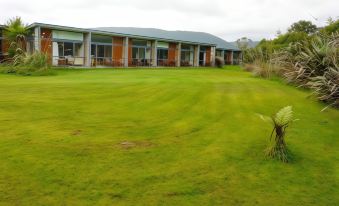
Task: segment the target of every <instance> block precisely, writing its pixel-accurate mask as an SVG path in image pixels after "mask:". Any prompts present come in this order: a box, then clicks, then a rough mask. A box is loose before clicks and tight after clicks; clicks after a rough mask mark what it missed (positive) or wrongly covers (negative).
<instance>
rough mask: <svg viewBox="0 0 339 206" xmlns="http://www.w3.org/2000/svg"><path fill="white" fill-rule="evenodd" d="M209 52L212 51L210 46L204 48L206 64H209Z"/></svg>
mask: <svg viewBox="0 0 339 206" xmlns="http://www.w3.org/2000/svg"><path fill="white" fill-rule="evenodd" d="M211 52H212V49H211V47H208V48H207V49H206V64H207V65H209V64H211Z"/></svg>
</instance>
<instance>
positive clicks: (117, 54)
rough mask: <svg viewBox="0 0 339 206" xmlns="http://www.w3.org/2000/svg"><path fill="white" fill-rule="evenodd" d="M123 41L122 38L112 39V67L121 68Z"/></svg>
mask: <svg viewBox="0 0 339 206" xmlns="http://www.w3.org/2000/svg"><path fill="white" fill-rule="evenodd" d="M123 44H124V39H123V38H122V37H113V57H112V58H113V66H122V64H123V52H124V47H123Z"/></svg>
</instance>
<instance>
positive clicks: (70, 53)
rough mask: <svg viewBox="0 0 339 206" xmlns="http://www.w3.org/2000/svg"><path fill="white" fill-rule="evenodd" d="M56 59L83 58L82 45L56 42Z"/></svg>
mask: <svg viewBox="0 0 339 206" xmlns="http://www.w3.org/2000/svg"><path fill="white" fill-rule="evenodd" d="M56 46H57V52H56V54H55V55H53V56H56V57H83V46H82V43H74V42H56Z"/></svg>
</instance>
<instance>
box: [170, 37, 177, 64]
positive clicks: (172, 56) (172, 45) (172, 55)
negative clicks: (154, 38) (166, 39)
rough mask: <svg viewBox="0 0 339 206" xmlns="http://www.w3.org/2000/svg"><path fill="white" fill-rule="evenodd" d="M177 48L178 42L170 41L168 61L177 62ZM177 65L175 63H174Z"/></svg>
mask: <svg viewBox="0 0 339 206" xmlns="http://www.w3.org/2000/svg"><path fill="white" fill-rule="evenodd" d="M176 50H177V44H176V43H170V44H169V48H168V62H169V64H175V57H176V53H177V52H176ZM173 66H175V65H173Z"/></svg>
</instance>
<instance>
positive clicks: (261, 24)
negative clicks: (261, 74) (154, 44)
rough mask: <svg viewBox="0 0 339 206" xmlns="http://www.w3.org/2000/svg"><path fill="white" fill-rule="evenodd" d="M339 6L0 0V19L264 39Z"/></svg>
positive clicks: (283, 1)
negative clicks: (154, 29) (16, 18)
mask: <svg viewBox="0 0 339 206" xmlns="http://www.w3.org/2000/svg"><path fill="white" fill-rule="evenodd" d="M338 8H339V1H338V0H241V1H240V0H239V1H235V0H171V1H168V0H96V1H92V0H58V1H45V0H30V1H27V0H1V1H0V14H1V15H0V23H5V22H6V20H7V19H8V18H10V17H14V16H21V17H22V18H23V19H24V20H25V21H27V22H28V23H32V22H43V23H50V24H58V25H66V26H74V27H83V28H90V27H99V26H133V27H152V28H161V29H168V30H192V31H204V32H209V33H212V34H215V35H218V36H220V37H222V38H224V39H226V40H229V41H233V40H236V39H238V38H240V37H242V36H247V37H249V38H252V39H255V40H260V39H262V38H271V37H273V36H274V35H275V33H276V31H277V30H282V31H285V30H286V29H287V27H288V26H289V25H291V24H292V23H293V22H295V21H298V20H301V19H306V20H311V21H313V22H314V23H315V24H318V25H324V23H325V21H326V19H327V18H328V17H330V16H332V17H334V18H335V17H337V15H338ZM312 16H313V17H315V18H317V19H318V20H315V19H314V18H313V17H312Z"/></svg>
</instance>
